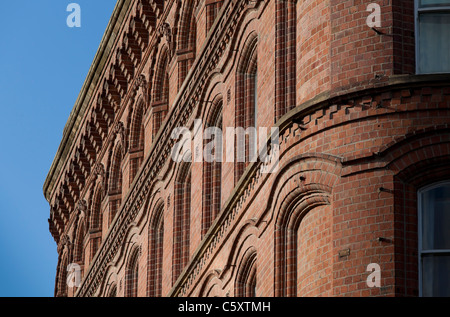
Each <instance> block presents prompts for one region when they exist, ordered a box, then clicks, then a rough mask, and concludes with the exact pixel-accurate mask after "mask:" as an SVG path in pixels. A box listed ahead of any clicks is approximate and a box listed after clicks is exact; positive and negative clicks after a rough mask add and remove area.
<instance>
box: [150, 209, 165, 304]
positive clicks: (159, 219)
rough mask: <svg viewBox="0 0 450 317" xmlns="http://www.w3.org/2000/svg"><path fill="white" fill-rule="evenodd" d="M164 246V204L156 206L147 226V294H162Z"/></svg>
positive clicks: (157, 295) (153, 295)
mask: <svg viewBox="0 0 450 317" xmlns="http://www.w3.org/2000/svg"><path fill="white" fill-rule="evenodd" d="M163 246H164V205H163V204H161V205H159V206H158V207H157V208H156V212H155V214H154V216H153V220H152V222H151V223H150V227H149V263H148V270H149V272H148V274H149V284H148V295H149V297H161V296H162V267H163Z"/></svg>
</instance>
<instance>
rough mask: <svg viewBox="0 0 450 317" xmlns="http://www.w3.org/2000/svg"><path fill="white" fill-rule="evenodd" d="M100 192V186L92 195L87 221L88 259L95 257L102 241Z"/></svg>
mask: <svg viewBox="0 0 450 317" xmlns="http://www.w3.org/2000/svg"><path fill="white" fill-rule="evenodd" d="M101 206H102V194H101V190H100V188H98V189H97V190H96V191H95V192H94V197H93V200H92V207H91V214H90V222H89V236H90V245H91V248H90V249H91V252H90V259H89V261H92V259H93V258H94V257H95V254H96V253H97V251H98V248H99V247H100V244H101V242H102V225H103V215H102V208H101Z"/></svg>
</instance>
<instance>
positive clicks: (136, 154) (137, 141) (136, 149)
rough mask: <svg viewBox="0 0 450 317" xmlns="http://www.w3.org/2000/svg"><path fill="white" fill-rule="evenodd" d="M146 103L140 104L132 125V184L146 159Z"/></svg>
mask: <svg viewBox="0 0 450 317" xmlns="http://www.w3.org/2000/svg"><path fill="white" fill-rule="evenodd" d="M144 138H145V135H144V102H139V104H138V107H137V109H136V111H135V113H134V115H133V119H132V123H131V139H130V145H131V148H130V184H132V183H133V180H134V178H135V177H136V174H137V172H138V170H139V167H140V166H141V164H142V161H143V159H144Z"/></svg>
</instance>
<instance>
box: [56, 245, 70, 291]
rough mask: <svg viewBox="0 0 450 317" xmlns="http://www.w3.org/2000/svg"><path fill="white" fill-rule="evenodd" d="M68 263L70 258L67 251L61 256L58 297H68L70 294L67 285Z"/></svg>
mask: <svg viewBox="0 0 450 317" xmlns="http://www.w3.org/2000/svg"><path fill="white" fill-rule="evenodd" d="M68 265H69V260H68V256H67V253H65V254H64V255H63V256H62V258H61V262H60V263H59V272H58V281H57V288H56V297H67V295H68V285H67V269H68Z"/></svg>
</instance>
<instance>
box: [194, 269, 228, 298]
mask: <svg viewBox="0 0 450 317" xmlns="http://www.w3.org/2000/svg"><path fill="white" fill-rule="evenodd" d="M219 275H220V272H219V270H213V271H212V272H210V273H209V274H208V275H207V276H206V278H205V280H204V282H203V285H202V286H201V287H200V291H199V293H198V297H222V296H223V290H222V287H223V285H222V284H223V283H222V280H221V279H220V276H219Z"/></svg>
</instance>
